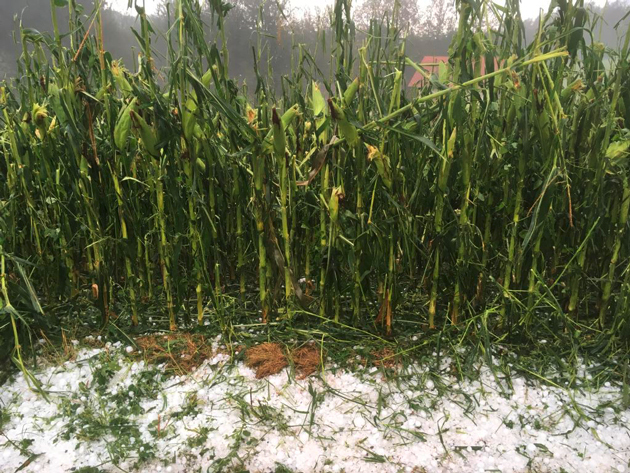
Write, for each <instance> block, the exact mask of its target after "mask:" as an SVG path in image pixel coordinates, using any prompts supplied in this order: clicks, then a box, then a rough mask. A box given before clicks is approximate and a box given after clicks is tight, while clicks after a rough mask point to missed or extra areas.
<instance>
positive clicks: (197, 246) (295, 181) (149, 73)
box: [0, 0, 630, 346]
mask: <svg viewBox="0 0 630 473" xmlns="http://www.w3.org/2000/svg"><path fill="white" fill-rule="evenodd" d="M132 6H133V7H135V9H136V12H137V15H138V30H137V31H135V33H136V36H137V39H138V45H137V47H138V50H139V52H140V53H139V55H138V62H137V64H122V63H121V62H120V61H118V60H116V58H114V57H112V56H111V55H110V54H109V53H108V52H107V49H106V48H107V38H104V37H103V35H102V28H101V16H100V5H98V4H97V6H96V8H95V9H94V10H93V11H87V10H84V9H83V7H81V6H80V5H79V4H78V3H77V2H76V1H74V0H69V1H67V0H51V11H52V19H53V25H52V31H53V33H52V34H47V33H41V32H38V31H35V30H31V29H29V28H28V27H27V25H21V28H20V30H19V31H18V32H17V33H16V36H17V39H18V41H19V42H20V44H21V46H22V54H21V56H20V57H19V76H20V77H19V80H17V79H16V80H14V81H11V82H7V83H4V84H3V85H2V87H1V89H0V107H1V108H2V113H1V115H2V118H1V119H0V154H1V155H2V159H0V209H1V212H0V229H1V233H0V252H2V254H3V260H2V261H3V274H2V286H1V287H2V290H3V293H2V297H1V298H0V300H1V301H2V302H1V304H2V306H1V307H2V311H3V312H2V313H3V314H4V315H3V317H8V319H7V320H13V319H14V318H16V317H17V315H15V314H17V312H15V311H14V310H13V309H11V310H8V309H9V308H12V307H13V306H12V305H11V300H12V297H13V295H12V294H11V288H12V287H13V290H14V291H15V292H16V293H18V296H15V297H19V293H20V291H19V281H20V274H19V272H18V270H17V268H16V267H13V266H12V265H11V261H13V258H14V257H16V258H17V257H19V258H21V259H22V260H24V261H25V262H28V263H29V266H28V278H29V279H28V280H29V281H30V282H29V285H30V284H32V286H33V287H34V288H35V290H36V291H37V293H38V294H39V296H40V298H41V302H42V306H43V307H44V309H42V311H43V312H45V308H46V305H51V304H58V303H59V301H70V300H74V299H75V298H77V297H90V298H92V300H93V304H95V305H96V306H97V307H98V309H99V310H100V313H101V317H102V323H103V324H104V325H105V324H107V323H108V322H109V321H110V319H111V317H112V314H113V312H114V310H113V308H114V307H115V306H116V307H120V308H121V309H116V310H117V312H119V314H118V317H122V316H123V315H124V317H126V319H127V320H128V321H129V324H133V325H137V324H143V323H145V322H146V320H144V317H143V308H145V307H147V305H149V304H154V305H157V306H159V307H161V310H162V312H163V314H164V315H165V316H166V317H167V318H168V321H169V326H170V328H171V329H172V330H175V329H176V328H177V327H178V325H181V324H183V323H185V324H189V323H199V324H204V323H210V324H213V325H218V326H220V327H221V328H226V327H228V326H229V325H230V324H233V323H235V317H237V316H238V317H240V319H239V320H241V319H242V318H243V317H242V314H245V318H249V319H250V320H251V322H252V323H254V322H263V323H270V322H277V321H286V322H287V323H290V324H292V323H302V322H305V321H306V322H307V323H309V324H311V325H312V326H317V325H322V326H323V325H324V324H327V323H336V324H340V325H341V326H348V327H350V326H352V327H359V328H362V329H363V330H365V331H366V332H374V333H376V332H378V331H382V332H384V333H386V334H392V333H395V332H396V330H397V329H398V327H403V325H402V320H403V319H404V320H405V321H406V322H407V323H408V322H409V321H410V320H411V321H413V323H416V324H417V325H416V326H417V327H420V328H422V329H423V330H427V331H430V330H433V329H436V328H438V329H441V328H444V327H447V326H454V327H461V328H462V333H464V336H467V335H470V336H474V335H475V333H476V328H475V327H476V326H477V325H475V327H472V328H471V327H469V322H470V321H471V320H473V319H474V320H475V321H477V322H479V323H480V324H482V325H483V326H484V327H486V328H490V329H491V330H492V331H493V333H495V334H497V335H498V336H500V335H501V334H506V333H510V334H513V333H521V334H527V333H533V332H534V331H536V330H539V329H540V328H541V327H542V328H545V329H548V330H549V331H550V332H552V333H562V332H564V333H571V334H579V333H582V332H583V331H585V330H591V331H592V333H598V334H605V335H606V337H605V338H604V339H603V340H604V341H603V342H602V343H603V344H604V345H602V346H606V345H607V344H610V343H613V344H614V343H617V342H618V341H619V340H624V339H627V337H628V334H629V333H630V332H629V328H630V327H629V326H628V321H629V318H630V238H629V237H628V235H629V233H628V213H629V208H630V185H629V180H628V166H629V162H628V157H629V155H630V131H629V130H628V123H630V71H629V47H628V46H629V44H628V42H629V40H630V35H629V34H628V32H627V31H625V30H623V28H627V24H626V23H623V22H620V24H619V25H618V28H617V29H618V35H619V45H618V47H617V48H608V47H605V46H604V45H603V44H602V43H599V42H597V40H596V34H595V31H596V30H597V28H598V23H599V22H600V21H601V18H599V17H597V16H595V15H593V14H591V13H590V12H588V11H587V10H586V9H585V6H584V4H583V2H582V1H580V0H577V1H568V2H567V1H561V2H557V3H554V4H553V7H550V8H549V10H548V12H546V13H544V14H541V16H540V23H539V28H538V31H537V34H536V35H535V37H533V38H527V39H526V38H525V37H524V28H523V23H522V20H521V16H520V13H519V4H518V1H516V0H508V1H507V2H505V5H503V4H501V5H499V4H496V3H493V2H491V1H487V0H467V1H464V0H459V1H458V2H457V8H458V14H459V23H458V28H457V32H456V34H455V35H454V37H453V40H452V43H451V46H450V48H449V61H448V62H447V63H443V64H441V65H440V67H439V71H434V70H432V69H430V68H427V67H426V66H425V65H423V64H419V63H418V61H417V58H416V57H415V55H414V51H408V50H406V48H405V35H404V34H403V33H402V31H400V30H399V29H397V28H396V27H395V26H394V25H397V24H398V23H399V22H398V21H395V20H396V18H397V16H398V14H399V13H398V11H397V9H398V6H397V5H394V11H393V12H392V15H391V16H389V17H386V18H385V19H379V20H374V21H372V22H371V24H370V27H369V29H368V30H367V31H362V32H357V29H356V28H355V25H354V23H353V20H352V15H351V4H350V1H349V0H337V1H336V3H335V4H334V6H333V7H332V8H331V9H330V12H329V20H330V28H329V29H328V30H327V31H326V34H324V32H322V34H321V36H320V41H319V42H318V44H317V45H312V48H309V47H308V46H307V45H302V44H295V45H294V47H293V50H292V58H293V59H292V65H293V69H292V70H291V71H290V72H288V73H287V74H276V73H275V72H274V71H273V70H272V69H271V66H270V62H269V45H268V44H267V43H266V42H267V41H268V39H267V38H268V34H267V33H265V31H266V28H267V25H264V24H262V23H261V22H259V24H258V30H259V33H260V34H259V35H258V39H257V42H256V38H254V42H256V44H254V46H253V48H252V68H253V69H254V70H255V72H256V77H257V81H256V84H255V85H254V86H252V85H251V84H250V85H245V84H242V83H239V82H238V81H236V80H234V79H232V78H231V77H230V73H229V57H230V56H229V49H230V45H229V41H228V40H227V39H226V36H225V34H224V24H225V22H229V21H230V9H231V6H230V5H229V4H227V3H224V2H223V1H222V0H210V1H208V2H205V1H203V2H198V1H195V0H178V1H177V2H174V3H173V4H171V5H170V7H169V9H168V17H169V22H170V27H169V29H168V31H166V32H162V33H160V34H161V35H162V37H163V38H164V41H165V42H166V46H167V48H166V49H167V60H168V67H166V68H164V69H163V70H158V69H156V67H155V66H154V62H155V61H154V57H155V51H154V50H153V45H154V42H155V41H156V38H157V35H158V33H157V32H155V31H154V29H153V27H152V25H151V22H150V18H149V17H148V16H147V14H146V12H145V11H144V9H143V7H142V6H141V5H140V4H138V3H135V4H133V5H131V4H130V7H132ZM62 9H64V11H65V15H66V16H67V17H68V18H69V24H68V25H67V26H66V25H60V24H58V23H57V13H58V12H59V11H60V10H62ZM202 9H206V10H208V11H210V12H211V13H212V23H211V24H203V23H202V21H201V17H202V16H201V10H202ZM624 25H625V26H624ZM318 51H319V52H321V51H324V52H325V54H326V55H327V57H330V63H329V64H328V67H327V68H323V69H322V68H320V67H319V66H318V64H316V62H315V60H314V56H315V54H316V52H318ZM416 71H418V72H420V73H421V74H422V76H423V77H424V80H423V81H422V82H421V84H420V85H419V86H414V87H409V86H407V80H408V79H406V77H407V78H408V77H409V75H410V73H413V72H416ZM4 255H7V257H6V258H4ZM9 256H10V257H9ZM5 261H6V264H5ZM411 298H413V301H414V304H413V310H410V309H409V303H408V301H409V300H411ZM235 314H237V315H235ZM238 314H241V315H238ZM469 329H470V330H469Z"/></svg>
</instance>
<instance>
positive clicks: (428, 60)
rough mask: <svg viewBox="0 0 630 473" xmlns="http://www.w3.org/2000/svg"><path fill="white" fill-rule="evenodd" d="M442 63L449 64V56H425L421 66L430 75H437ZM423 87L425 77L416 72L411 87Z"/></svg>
mask: <svg viewBox="0 0 630 473" xmlns="http://www.w3.org/2000/svg"><path fill="white" fill-rule="evenodd" d="M441 62H448V56H424V57H423V58H422V60H421V61H420V66H422V67H423V68H424V70H425V71H427V73H428V74H429V75H431V74H437V72H438V69H439V67H440V63H441ZM423 85H424V76H423V75H422V74H421V73H420V72H418V71H416V72H415V73H414V75H413V77H412V78H411V80H410V81H409V87H413V86H416V87H422V86H423Z"/></svg>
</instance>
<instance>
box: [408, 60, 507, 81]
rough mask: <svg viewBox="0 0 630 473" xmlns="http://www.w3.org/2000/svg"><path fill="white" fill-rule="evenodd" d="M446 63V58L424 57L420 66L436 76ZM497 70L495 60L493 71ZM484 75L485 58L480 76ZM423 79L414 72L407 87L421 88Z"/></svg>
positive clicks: (497, 65)
mask: <svg viewBox="0 0 630 473" xmlns="http://www.w3.org/2000/svg"><path fill="white" fill-rule="evenodd" d="M441 62H448V56H424V57H423V58H422V60H421V61H420V66H422V68H423V69H424V70H425V71H426V72H427V73H428V74H429V75H431V74H438V71H439V67H440V63H441ZM498 68H499V63H498V61H497V60H496V59H495V60H494V69H495V70H497V69H498ZM485 73H486V60H485V58H483V57H482V58H481V74H485ZM424 81H425V78H424V76H423V75H422V74H421V73H420V72H418V71H416V72H415V73H414V75H413V77H412V78H411V80H410V81H409V84H408V86H409V87H414V86H415V87H422V86H423V85H424Z"/></svg>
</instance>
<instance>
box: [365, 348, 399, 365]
mask: <svg viewBox="0 0 630 473" xmlns="http://www.w3.org/2000/svg"><path fill="white" fill-rule="evenodd" d="M371 355H372V364H373V365H374V366H378V367H380V368H389V369H396V368H398V367H399V366H400V357H398V356H396V353H395V352H394V350H392V349H391V348H382V349H381V350H374V351H373V352H372V353H371Z"/></svg>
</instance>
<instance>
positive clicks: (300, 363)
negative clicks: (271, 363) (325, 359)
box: [292, 344, 322, 379]
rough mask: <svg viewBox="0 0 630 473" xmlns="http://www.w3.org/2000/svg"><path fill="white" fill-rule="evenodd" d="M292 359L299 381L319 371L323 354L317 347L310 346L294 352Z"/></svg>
mask: <svg viewBox="0 0 630 473" xmlns="http://www.w3.org/2000/svg"><path fill="white" fill-rule="evenodd" d="M292 358H293V363H294V364H295V369H296V371H297V375H298V379H304V378H306V377H308V376H310V375H312V374H313V373H315V372H316V371H317V369H318V368H319V366H320V363H321V358H322V354H321V352H320V350H319V348H318V347H317V346H315V345H313V344H310V345H306V346H303V347H302V348H298V349H297V350H293V354H292Z"/></svg>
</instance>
